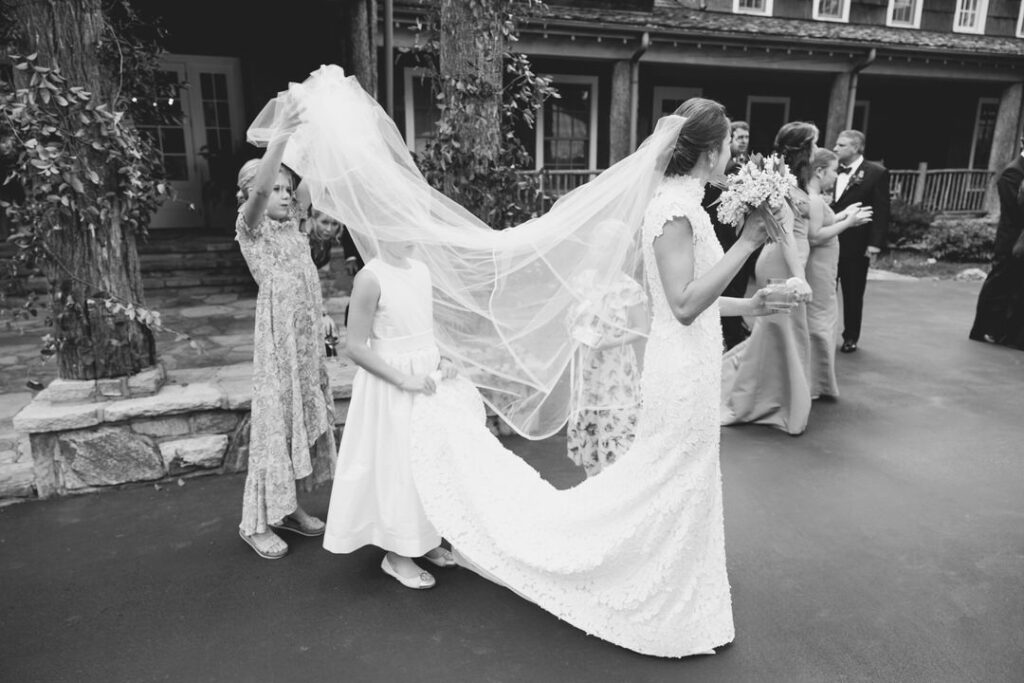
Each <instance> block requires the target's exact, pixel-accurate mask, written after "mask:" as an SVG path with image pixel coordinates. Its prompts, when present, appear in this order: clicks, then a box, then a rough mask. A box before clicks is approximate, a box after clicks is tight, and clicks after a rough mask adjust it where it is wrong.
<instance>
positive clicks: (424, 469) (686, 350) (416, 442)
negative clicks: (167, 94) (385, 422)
mask: <svg viewBox="0 0 1024 683" xmlns="http://www.w3.org/2000/svg"><path fill="white" fill-rule="evenodd" d="M703 190H704V188H703V186H702V184H701V183H700V182H698V181H697V180H695V179H693V178H688V177H683V178H670V179H667V180H665V182H664V184H663V185H662V186H661V188H660V190H659V192H658V194H657V195H656V196H655V197H654V199H653V200H652V201H651V203H650V204H649V206H648V208H647V211H646V214H645V218H644V227H643V237H644V248H643V251H644V253H643V257H644V263H645V267H646V271H647V284H648V289H649V290H650V293H651V297H652V309H653V322H652V326H651V331H650V336H649V339H648V343H647V349H646V352H645V356H644V368H643V373H642V376H641V387H642V405H641V408H640V413H639V421H638V429H637V436H636V439H635V441H634V442H633V445H632V447H631V448H630V449H629V451H628V452H627V453H624V454H622V455H621V456H620V457H619V458H618V461H617V462H616V464H615V466H614V467H610V468H608V470H607V471H606V472H603V473H602V474H601V476H599V477H591V478H588V479H586V480H585V481H584V482H583V483H581V484H579V485H578V486H575V487H573V488H571V489H568V490H564V491H559V490H557V489H555V488H554V487H553V486H551V485H550V484H549V483H548V482H546V481H544V480H543V479H541V477H540V475H539V474H538V473H537V471H536V470H534V469H533V468H532V467H531V466H530V465H529V464H527V463H526V462H524V461H523V460H522V459H521V458H520V457H519V456H517V455H516V454H515V453H512V452H511V451H509V450H507V449H505V448H504V447H503V446H502V444H501V443H500V442H499V441H498V440H497V439H496V438H495V437H494V436H493V435H492V434H491V433H490V431H488V429H487V427H486V426H485V424H484V407H483V403H482V401H481V399H480V395H479V393H478V392H477V391H476V390H475V388H474V387H473V386H472V385H470V384H469V383H468V382H466V381H465V380H461V379H457V380H453V381H448V382H442V383H441V384H440V386H439V387H438V391H437V393H436V394H434V395H433V396H418V397H417V398H416V401H415V404H414V407H413V414H412V444H413V448H412V467H413V477H414V479H415V481H416V488H417V490H418V492H419V495H420V498H421V501H422V503H423V507H424V509H425V510H426V513H427V516H428V517H429V518H430V520H431V522H433V523H434V526H435V527H436V528H437V530H438V531H439V532H440V533H441V535H443V536H444V537H445V538H447V539H449V540H450V541H451V542H452V546H453V547H454V548H455V550H456V551H457V552H458V554H459V555H460V556H461V558H462V559H461V560H460V561H462V562H463V563H464V564H465V565H466V566H468V567H470V568H472V569H474V570H475V571H477V572H479V573H480V574H481V575H483V576H485V577H487V578H489V579H491V580H493V581H496V582H498V583H500V584H502V585H504V586H507V587H508V588H510V589H512V590H514V591H515V592H516V593H518V594H519V595H521V596H523V597H525V598H526V599H528V600H531V601H533V602H535V603H536V604H537V605H539V606H540V607H542V608H543V609H545V610H547V611H548V612H551V613H552V614H554V615H555V616H557V617H559V618H560V619H564V620H565V621H567V622H569V623H570V624H572V625H573V626H575V627H577V628H579V629H582V630H583V631H586V632H587V633H590V634H592V635H595V636H597V637H599V638H602V639H604V640H608V641H610V642H612V643H615V644H617V645H620V646H622V647H626V648H629V649H631V650H634V651H636V652H640V653H643V654H649V655H657V656H661V657H684V656H686V655H691V654H695V653H700V652H706V651H707V650H709V649H711V648H715V647H718V646H719V645H723V644H725V643H728V642H730V641H731V640H732V639H733V635H734V628H733V620H732V599H731V595H730V588H729V580H728V576H727V573H726V565H725V532H724V520H723V515H722V482H721V470H720V467H719V460H718V447H719V436H720V428H719V415H718V408H719V398H720V396H719V392H720V383H721V350H722V329H721V324H720V322H719V314H718V306H717V304H714V305H712V306H710V307H709V308H708V309H707V310H705V311H704V312H703V313H701V314H700V315H699V316H698V317H697V319H696V320H695V321H694V322H693V323H692V324H690V325H688V326H684V325H681V324H680V323H679V322H678V321H677V320H676V319H675V317H674V316H673V315H672V312H671V309H670V308H669V305H668V302H667V301H666V298H665V295H664V292H663V289H662V284H661V281H660V277H659V275H658V270H657V262H656V260H655V258H654V249H653V244H654V241H655V239H656V238H657V237H658V236H659V235H661V233H662V230H663V227H664V225H665V223H666V222H668V221H670V220H672V219H673V218H675V217H685V218H687V219H689V221H690V224H691V226H692V228H693V245H694V272H695V276H697V277H700V276H701V275H703V274H704V273H706V272H708V271H709V270H710V269H711V268H712V267H713V266H714V264H715V263H717V262H718V261H719V260H720V259H721V258H722V248H721V246H720V245H719V243H718V239H717V238H716V237H715V232H714V229H713V228H712V227H711V220H710V219H709V218H708V215H707V213H706V212H705V211H704V209H702V208H701V200H702V198H703V195H704V192H703Z"/></svg>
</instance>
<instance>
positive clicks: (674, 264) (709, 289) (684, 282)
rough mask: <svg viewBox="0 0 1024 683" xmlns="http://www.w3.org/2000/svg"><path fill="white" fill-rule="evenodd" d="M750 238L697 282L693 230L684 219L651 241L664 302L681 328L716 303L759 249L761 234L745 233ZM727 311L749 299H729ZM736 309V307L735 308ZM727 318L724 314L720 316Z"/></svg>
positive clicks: (673, 223)
mask: <svg viewBox="0 0 1024 683" xmlns="http://www.w3.org/2000/svg"><path fill="white" fill-rule="evenodd" d="M744 233H749V234H750V235H751V237H753V239H752V238H751V237H746V238H745V237H744V236H743V235H741V236H740V238H739V239H738V240H736V244H734V245H733V246H732V248H731V249H729V251H727V252H726V253H725V256H724V257H723V258H722V259H721V260H720V261H719V262H718V263H716V264H715V265H714V266H713V267H712V268H711V270H709V271H708V272H707V273H705V274H704V275H702V276H701V277H699V278H694V275H693V228H692V227H691V226H690V221H688V220H687V219H685V218H675V219H673V220H671V221H669V222H667V223H665V227H664V230H663V232H662V234H661V236H660V237H657V238H656V239H655V240H654V257H655V260H656V261H657V263H658V273H659V275H660V276H661V286H662V288H663V289H664V290H665V298H666V299H667V300H668V304H669V306H670V307H671V309H672V314H673V315H675V317H676V319H677V320H678V321H679V322H681V323H682V324H684V325H689V324H690V323H692V322H693V321H694V320H696V319H697V316H699V315H700V314H701V313H703V312H704V311H705V310H706V309H707V307H708V306H710V305H711V304H713V303H715V301H718V300H719V297H720V296H721V294H722V292H723V291H724V290H725V287H726V285H728V284H729V281H730V280H732V279H733V277H735V276H736V273H737V272H739V269H740V268H741V267H742V266H743V264H744V263H745V262H746V260H747V259H748V258H750V255H751V254H752V253H754V250H755V249H757V247H758V242H757V239H756V237H757V234H758V233H760V235H761V239H763V234H764V231H763V228H762V229H761V230H749V231H748V230H744ZM723 301H728V302H729V303H726V307H727V308H729V309H732V308H733V304H732V303H731V302H740V301H747V302H748V303H749V300H748V299H731V298H729V297H723ZM737 305H739V304H737ZM722 314H723V315H726V312H725V311H723V312H722ZM747 314H748V312H747V311H743V312H742V313H737V312H733V311H730V312H729V313H728V315H747Z"/></svg>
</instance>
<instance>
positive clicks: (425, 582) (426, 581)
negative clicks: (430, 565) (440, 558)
mask: <svg viewBox="0 0 1024 683" xmlns="http://www.w3.org/2000/svg"><path fill="white" fill-rule="evenodd" d="M380 568H381V569H383V570H384V573H385V574H387V575H388V576H392V577H394V578H395V580H396V581H398V583H400V584H402V585H403V586H405V587H406V588H412V589H413V590H426V589H427V588H433V587H434V586H435V584H437V581H435V580H434V577H433V576H432V575H431V574H430V572H423V571H421V572H420V573H419V574H418V575H417V576H416V577H414V578H411V579H407V578H406V577H404V576H402V575H401V574H399V573H398V572H397V571H395V568H394V567H392V566H391V563H390V562H388V556H387V555H385V556H384V559H383V560H382V561H381V563H380Z"/></svg>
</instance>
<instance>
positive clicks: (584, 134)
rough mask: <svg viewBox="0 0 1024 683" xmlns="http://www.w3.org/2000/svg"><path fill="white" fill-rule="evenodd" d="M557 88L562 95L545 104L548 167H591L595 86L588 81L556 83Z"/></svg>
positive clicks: (546, 164)
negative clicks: (592, 110) (591, 125)
mask: <svg viewBox="0 0 1024 683" xmlns="http://www.w3.org/2000/svg"><path fill="white" fill-rule="evenodd" d="M556 87H557V88H558V94H559V95H560V97H559V98H558V99H554V98H552V99H549V100H548V101H547V102H545V104H544V124H543V125H544V130H543V139H544V157H543V158H544V167H545V168H549V169H554V170H558V169H561V170H569V169H584V168H591V163H590V139H591V135H592V134H593V131H592V130H591V127H590V123H591V122H590V110H591V103H592V101H593V99H592V98H593V93H592V92H591V87H590V85H589V84H587V83H556Z"/></svg>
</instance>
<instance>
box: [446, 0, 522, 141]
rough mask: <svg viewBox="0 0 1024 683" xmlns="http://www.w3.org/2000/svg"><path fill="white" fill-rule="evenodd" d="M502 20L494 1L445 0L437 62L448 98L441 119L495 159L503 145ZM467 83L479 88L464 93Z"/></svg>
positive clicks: (459, 137)
mask: <svg viewBox="0 0 1024 683" xmlns="http://www.w3.org/2000/svg"><path fill="white" fill-rule="evenodd" d="M503 20H504V17H503V16H502V15H501V13H500V12H499V11H498V10H497V7H496V3H495V2H494V0H474V1H473V2H466V0H441V35H440V61H439V65H438V66H439V69H440V72H441V80H442V83H443V87H444V96H445V102H447V103H449V106H448V107H447V108H446V109H445V110H444V113H443V119H442V123H447V124H448V125H450V126H451V129H452V130H454V131H456V134H457V136H458V139H459V142H460V144H462V145H464V146H465V148H466V149H473V150H475V151H476V153H477V154H478V155H479V156H481V157H483V158H486V159H488V160H491V161H493V160H495V159H496V158H497V157H498V154H499V151H500V149H501V116H500V112H501V89H502V70H503V66H504V64H503V56H504V53H505V43H504V38H503V35H502V32H501V26H502V23H503ZM460 84H461V85H462V89H460ZM468 84H472V85H474V86H476V87H478V88H479V92H477V93H475V94H474V93H467V92H465V90H464V88H465V86H466V85H468ZM453 104H454V105H455V106H451V105H453Z"/></svg>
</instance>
